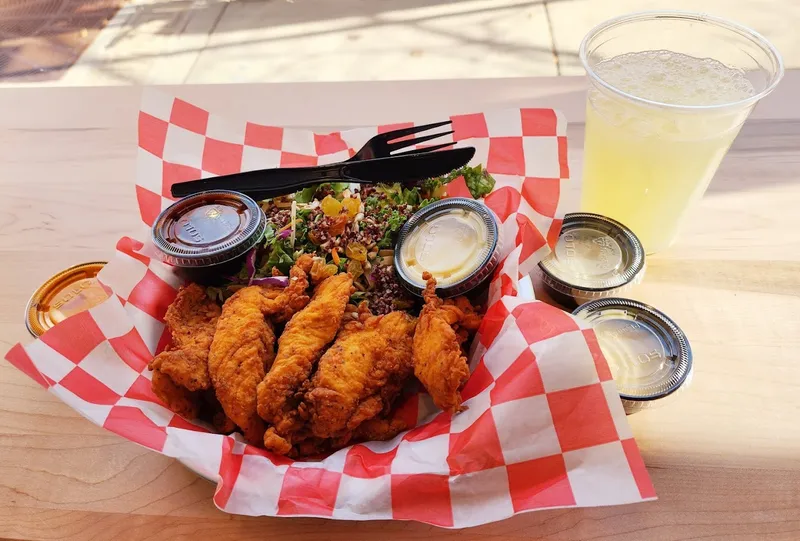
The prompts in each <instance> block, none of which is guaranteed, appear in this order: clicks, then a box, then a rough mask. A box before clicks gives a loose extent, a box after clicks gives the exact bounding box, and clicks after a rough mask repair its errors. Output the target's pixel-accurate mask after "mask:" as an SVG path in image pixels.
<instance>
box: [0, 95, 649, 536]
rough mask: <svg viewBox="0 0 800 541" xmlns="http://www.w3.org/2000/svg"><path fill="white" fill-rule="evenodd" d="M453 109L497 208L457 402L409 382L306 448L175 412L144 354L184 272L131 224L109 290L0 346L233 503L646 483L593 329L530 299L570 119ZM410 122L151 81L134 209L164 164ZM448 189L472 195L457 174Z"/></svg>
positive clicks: (338, 509) (369, 503)
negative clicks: (485, 281) (341, 127)
mask: <svg viewBox="0 0 800 541" xmlns="http://www.w3.org/2000/svg"><path fill="white" fill-rule="evenodd" d="M451 119H452V121H453V130H454V134H453V136H452V137H453V140H454V141H457V142H458V144H459V145H462V144H463V145H470V146H474V147H476V149H477V152H476V156H475V159H474V163H483V164H484V165H485V166H486V168H487V169H488V171H489V172H490V173H491V174H492V175H493V176H494V178H495V179H496V180H497V185H496V187H495V190H494V191H493V192H492V193H491V194H490V195H489V196H487V197H486V199H485V203H486V205H487V206H488V207H490V208H491V209H492V210H493V211H494V212H495V214H496V215H497V216H498V218H499V220H500V222H501V224H502V225H501V232H502V233H501V234H502V240H503V253H502V255H503V256H504V260H503V262H502V263H501V266H500V268H499V270H498V271H497V273H496V275H495V277H494V278H493V281H492V284H491V287H490V303H489V308H488V310H487V313H486V316H485V318H484V321H483V324H482V325H481V328H480V330H479V332H478V335H477V336H476V338H475V339H474V341H473V344H472V347H471V355H470V367H471V369H472V376H471V377H470V379H469V381H468V383H467V385H466V387H465V388H464V390H463V393H462V394H463V396H464V398H465V400H466V402H465V404H466V405H467V406H468V407H469V409H467V410H466V411H464V412H462V413H460V414H457V415H450V414H446V413H442V412H441V411H438V410H436V408H435V407H434V406H433V404H432V403H431V401H430V398H429V397H428V396H427V395H426V394H424V393H422V394H419V395H415V396H412V397H410V398H409V399H407V400H406V401H405V402H404V403H403V404H402V405H401V407H400V412H401V414H402V415H403V416H404V418H405V419H407V420H408V421H409V423H410V426H414V428H412V429H411V430H408V431H406V432H404V433H402V434H400V435H399V436H397V437H396V438H394V439H393V440H391V441H387V442H369V443H363V444H357V445H353V446H351V447H348V448H346V449H342V450H340V451H337V452H336V453H333V454H332V455H330V456H329V457H327V458H325V459H324V460H322V461H315V462H311V461H308V462H307V461H294V460H291V459H289V458H286V457H282V456H277V455H273V454H271V453H269V452H267V451H264V450H263V449H259V448H256V447H253V446H250V445H247V444H245V443H244V442H243V440H242V438H241V437H240V436H238V435H234V436H222V435H218V434H214V433H212V432H210V431H209V429H208V427H206V426H203V425H201V424H198V423H195V422H192V421H190V420H186V419H182V418H181V417H179V416H177V415H175V414H173V413H172V412H171V411H169V410H167V409H166V408H165V407H164V406H163V405H162V404H161V402H160V401H159V400H158V398H156V397H155V395H154V394H153V393H152V391H151V389H150V372H149V371H148V369H147V363H148V362H149V361H150V359H152V357H153V355H155V354H156V353H157V352H158V351H160V350H161V349H163V347H164V346H165V345H166V343H167V341H168V339H169V337H168V332H166V331H165V326H164V323H163V318H164V314H165V312H166V309H167V307H168V306H169V304H170V303H171V302H172V300H173V299H174V298H175V295H176V292H177V288H178V287H179V286H180V285H181V283H180V279H179V278H178V277H177V276H176V275H175V274H174V273H173V271H172V270H171V268H170V267H168V266H166V265H164V264H162V263H161V262H160V261H158V260H157V259H155V258H153V257H151V254H152V253H153V252H152V249H151V247H149V246H147V245H145V244H144V243H142V242H140V241H138V240H135V239H133V238H129V237H125V238H122V239H121V240H120V241H119V242H118V244H117V246H116V256H115V258H114V259H113V260H112V261H111V262H110V263H109V264H108V265H107V266H106V267H105V268H104V269H103V271H102V273H101V275H100V279H101V281H102V282H103V283H104V285H106V286H107V287H108V288H110V289H111V291H113V293H114V295H112V296H111V298H110V299H109V300H108V301H106V302H104V303H103V304H101V305H99V306H97V307H95V308H92V309H91V310H89V311H87V312H83V313H80V314H77V315H74V316H72V317H70V318H68V319H66V320H65V321H63V322H61V323H59V324H58V325H56V326H55V327H53V328H52V329H51V330H49V331H47V332H46V333H45V334H43V335H42V336H41V338H40V339H38V340H36V341H34V342H33V343H31V344H28V345H25V346H23V345H21V344H17V345H16V346H14V347H13V348H12V349H11V350H10V351H9V352H8V354H7V356H6V358H7V359H8V360H9V361H10V362H11V363H12V364H13V365H14V366H16V367H17V368H19V369H20V370H22V371H23V372H25V373H26V374H27V375H29V376H30V377H31V378H33V379H34V380H35V381H37V382H38V383H39V384H40V385H42V386H43V387H45V388H46V389H48V390H49V391H50V392H52V393H53V394H55V395H56V396H58V397H59V398H60V399H61V400H63V401H64V402H66V403H67V404H68V405H70V406H71V407H73V408H74V409H75V410H76V411H78V412H79V413H81V414H82V415H83V416H84V417H86V418H87V419H89V420H90V421H92V422H93V423H95V424H97V425H99V426H103V427H105V428H107V429H108V430H111V431H112V432H115V433H117V434H119V435H120V436H122V437H124V438H126V439H128V440H130V441H133V442H136V443H138V444H140V445H143V446H145V447H148V448H150V449H153V450H154V451H157V452H160V453H162V454H165V455H167V456H171V457H175V458H177V459H178V460H180V461H181V462H183V463H184V464H186V465H187V466H188V467H190V468H192V469H193V470H195V471H196V472H198V473H200V474H201V475H204V476H206V477H208V478H210V479H215V480H217V490H216V493H215V495H214V502H215V503H216V505H217V506H218V507H219V508H220V509H222V510H224V511H226V512H229V513H237V514H244V515H270V516H314V517H331V518H336V519H345V520H371V519H398V520H416V521H421V522H426V523H429V524H433V525H436V526H441V527H447V528H462V527H467V526H475V525H479V524H485V523H488V522H493V521H497V520H501V519H504V518H507V517H510V516H512V515H514V514H516V513H522V512H526V511H532V510H538V509H551V508H559V507H585V506H596V505H612V504H623V503H633V502H641V501H644V500H649V499H654V498H655V491H654V489H653V486H652V484H651V482H650V478H649V476H648V473H647V470H646V469H645V466H644V463H643V461H642V458H641V456H640V454H639V450H638V447H637V445H636V442H635V441H634V439H633V436H632V434H631V430H630V428H629V426H628V423H627V420H626V417H625V413H624V411H623V408H622V405H621V403H620V400H619V397H618V395H617V391H616V387H615V385H614V381H613V379H612V377H611V373H610V371H609V368H608V365H607V363H606V361H605V359H604V358H603V355H602V353H601V352H600V349H599V347H598V343H597V339H596V338H595V335H594V333H593V331H592V330H591V329H589V328H587V327H586V326H585V323H583V322H582V321H579V320H576V319H575V318H573V317H572V316H571V315H569V314H567V313H565V312H562V311H561V310H558V309H556V308H553V307H551V306H549V305H547V304H544V303H542V302H538V301H536V300H534V298H533V293H532V287H531V283H530V278H529V277H528V273H529V272H530V270H531V269H532V268H533V266H534V265H535V264H536V263H537V262H538V261H539V260H540V259H541V258H542V257H543V256H544V255H546V254H547V253H548V252H549V250H550V247H551V246H552V245H553V244H554V242H555V240H556V238H557V236H558V232H559V230H560V227H561V218H562V217H563V216H564V213H565V212H566V211H567V210H568V209H567V208H566V207H567V206H568V202H566V201H565V199H566V198H565V197H562V194H563V193H564V192H565V189H564V188H565V187H566V185H567V183H569V182H570V180H569V172H568V167H567V145H566V137H565V134H566V122H565V121H564V119H563V117H562V116H561V115H560V114H559V113H557V112H555V111H553V110H550V109H515V110H506V111H498V112H484V113H476V114H471V115H456V116H453V117H451ZM411 125H413V124H412V123H408V124H394V125H384V126H373V127H369V128H360V129H355V130H350V131H342V132H333V133H324V134H319V133H313V132H311V131H306V130H300V129H291V128H281V127H273V126H264V125H260V124H254V123H250V122H236V121H231V120H229V119H226V118H222V117H220V116H218V115H215V114H212V113H209V112H208V111H206V110H204V109H201V108H199V107H197V106H194V105H192V104H190V103H187V102H185V101H182V100H180V99H177V98H173V97H170V96H166V95H164V94H161V93H157V92H154V91H147V92H146V93H145V95H144V99H143V105H142V110H141V111H140V113H139V150H138V152H139V159H138V170H137V182H136V193H137V198H138V201H139V210H140V213H141V217H142V220H143V222H144V223H145V224H148V225H149V224H151V223H152V222H153V220H154V219H155V217H156V216H157V214H158V213H159V212H160V211H161V209H163V208H165V207H166V206H168V205H169V204H170V203H171V201H172V200H171V199H170V196H169V193H170V186H171V185H172V184H173V183H175V182H180V181H184V180H192V179H195V178H205V177H208V176H213V175H220V174H226V173H232V172H237V171H240V170H241V171H243V170H249V169H255V168H265V167H276V166H282V167H286V166H293V165H314V164H318V163H330V162H335V161H339V160H342V159H346V158H348V157H350V156H351V155H353V154H354V152H355V150H356V149H358V148H360V146H361V145H362V144H363V143H364V142H366V140H367V139H368V138H369V137H371V136H372V135H374V134H376V133H380V132H384V131H388V130H391V129H396V128H399V127H405V126H411ZM439 142H440V141H437V143H439ZM449 195H451V196H455V195H458V196H469V191H468V190H467V188H466V185H465V184H464V181H463V179H458V180H456V181H454V183H452V184H451V185H450V189H449ZM149 254H150V255H149Z"/></svg>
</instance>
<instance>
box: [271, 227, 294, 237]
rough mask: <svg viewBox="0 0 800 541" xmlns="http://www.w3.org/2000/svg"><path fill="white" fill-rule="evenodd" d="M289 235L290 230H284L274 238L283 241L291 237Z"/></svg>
mask: <svg viewBox="0 0 800 541" xmlns="http://www.w3.org/2000/svg"><path fill="white" fill-rule="evenodd" d="M291 234H292V231H291V230H290V229H284V230H283V231H281V232H280V233H278V234H277V235H275V236H276V237H277V238H279V239H285V238H288V237H289V235H291Z"/></svg>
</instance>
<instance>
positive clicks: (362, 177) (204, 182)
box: [172, 147, 475, 200]
mask: <svg viewBox="0 0 800 541" xmlns="http://www.w3.org/2000/svg"><path fill="white" fill-rule="evenodd" d="M473 156H475V148H474V147H464V148H456V149H452V150H440V151H438V152H427V153H424V154H409V155H406V156H390V157H388V158H375V159H373V160H361V161H356V162H343V163H334V164H331V165H320V166H314V167H284V168H279V169H262V170H259V171H247V172H245V173H235V174H233V175H224V176H220V177H212V178H204V179H200V180H192V181H189V182H180V183H178V184H173V185H172V196H173V197H185V196H187V195H192V194H195V193H198V192H205V191H208V190H233V191H236V192H242V193H244V194H247V195H249V196H250V197H252V198H254V199H256V200H260V199H267V198H270V197H277V196H279V195H286V194H289V193H294V192H296V191H298V190H302V189H303V188H307V187H308V186H311V185H312V184H318V183H320V182H353V183H356V184H373V183H378V182H384V183H389V182H401V183H406V182H417V181H420V180H425V179H429V178H434V177H439V176H442V175H446V174H447V173H449V172H451V171H453V170H454V169H458V168H459V167H462V166H464V165H466V164H467V163H469V161H470V160H471V159H472V157H473Z"/></svg>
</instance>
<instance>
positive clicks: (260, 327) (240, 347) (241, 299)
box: [208, 258, 310, 445]
mask: <svg viewBox="0 0 800 541" xmlns="http://www.w3.org/2000/svg"><path fill="white" fill-rule="evenodd" d="M301 259H302V258H301ZM306 266H308V268H310V259H309V260H302V261H301V260H298V262H297V264H295V266H294V267H292V269H291V271H290V273H289V277H290V281H289V285H288V286H287V287H286V288H284V289H276V288H264V287H261V286H248V287H244V288H242V289H240V290H239V291H237V292H236V293H234V294H233V296H231V298H229V299H228V300H227V301H226V302H225V304H224V305H223V307H222V315H221V316H220V318H219V321H218V323H217V330H216V334H215V335H214V340H213V342H212V343H211V351H210V354H209V357H208V370H209V374H210V375H211V380H212V382H213V384H214V389H215V390H216V394H217V398H218V399H219V402H220V404H221V405H222V408H223V410H224V411H225V414H226V415H227V416H228V417H229V418H230V419H231V420H232V421H233V422H234V423H236V425H238V426H239V428H241V429H242V431H243V432H244V435H245V438H246V439H247V440H248V441H249V442H250V443H253V444H255V445H260V443H261V441H262V438H263V436H264V431H265V430H266V426H265V425H264V421H263V420H262V419H261V418H260V417H258V415H257V414H256V386H257V385H258V384H259V382H260V381H261V380H262V379H264V374H265V373H266V372H267V370H269V368H270V367H271V366H272V361H273V360H274V359H275V330H274V328H273V326H272V321H282V320H285V319H288V318H289V317H291V315H292V314H293V313H294V312H295V311H297V310H299V309H301V308H302V307H303V306H305V304H306V303H308V296H307V295H306V289H307V288H308V276H307V275H306V271H305V270H304V269H305V268H306ZM267 318H269V319H267Z"/></svg>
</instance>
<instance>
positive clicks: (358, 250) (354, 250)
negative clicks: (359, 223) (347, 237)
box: [344, 242, 367, 261]
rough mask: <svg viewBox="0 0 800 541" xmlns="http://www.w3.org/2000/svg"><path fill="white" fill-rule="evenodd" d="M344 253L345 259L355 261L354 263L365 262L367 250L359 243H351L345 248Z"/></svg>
mask: <svg viewBox="0 0 800 541" xmlns="http://www.w3.org/2000/svg"><path fill="white" fill-rule="evenodd" d="M344 253H345V255H347V257H349V258H350V259H355V260H356V261H366V260H367V249H366V247H365V246H364V245H363V244H361V243H360V242H351V243H350V244H348V245H347V248H345V250H344Z"/></svg>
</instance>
